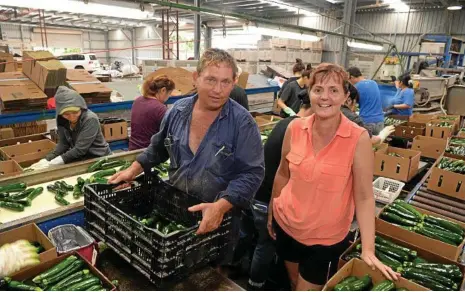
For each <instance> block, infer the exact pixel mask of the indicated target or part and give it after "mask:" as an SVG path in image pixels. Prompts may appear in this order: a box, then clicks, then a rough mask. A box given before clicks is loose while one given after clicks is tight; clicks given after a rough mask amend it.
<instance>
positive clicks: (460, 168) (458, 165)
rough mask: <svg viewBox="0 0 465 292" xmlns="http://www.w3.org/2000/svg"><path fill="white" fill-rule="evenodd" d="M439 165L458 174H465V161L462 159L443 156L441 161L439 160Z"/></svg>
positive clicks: (440, 167)
mask: <svg viewBox="0 0 465 292" xmlns="http://www.w3.org/2000/svg"><path fill="white" fill-rule="evenodd" d="M437 167H438V168H439V169H444V170H447V171H451V172H455V173H458V174H465V161H463V160H461V159H451V158H448V157H443V158H442V159H441V161H439V163H438V165H437Z"/></svg>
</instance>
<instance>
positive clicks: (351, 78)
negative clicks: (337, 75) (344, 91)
mask: <svg viewBox="0 0 465 292" xmlns="http://www.w3.org/2000/svg"><path fill="white" fill-rule="evenodd" d="M349 82H350V84H352V85H355V83H357V78H355V77H354V76H352V75H351V76H349Z"/></svg>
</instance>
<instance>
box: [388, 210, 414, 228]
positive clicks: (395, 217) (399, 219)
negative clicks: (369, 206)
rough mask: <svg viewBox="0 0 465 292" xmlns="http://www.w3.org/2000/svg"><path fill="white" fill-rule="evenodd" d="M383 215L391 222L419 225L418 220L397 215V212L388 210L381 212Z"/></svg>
mask: <svg viewBox="0 0 465 292" xmlns="http://www.w3.org/2000/svg"><path fill="white" fill-rule="evenodd" d="M381 217H382V218H383V219H384V220H386V221H388V222H390V223H395V224H399V225H403V226H416V225H417V222H415V221H411V220H407V219H404V218H402V217H400V216H398V215H395V214H392V213H389V212H386V211H384V212H383V213H381Z"/></svg>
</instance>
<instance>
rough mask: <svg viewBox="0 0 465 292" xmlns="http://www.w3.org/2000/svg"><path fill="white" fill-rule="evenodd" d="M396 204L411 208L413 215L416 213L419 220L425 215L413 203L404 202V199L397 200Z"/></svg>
mask: <svg viewBox="0 0 465 292" xmlns="http://www.w3.org/2000/svg"><path fill="white" fill-rule="evenodd" d="M394 204H398V205H400V206H402V207H403V208H405V209H407V210H409V211H410V212H411V213H412V214H413V215H415V216H416V217H417V218H418V219H419V221H423V217H424V216H425V215H423V214H422V213H420V212H419V211H418V210H417V209H415V208H414V207H413V206H412V205H410V204H408V203H407V202H404V201H402V200H395V201H394Z"/></svg>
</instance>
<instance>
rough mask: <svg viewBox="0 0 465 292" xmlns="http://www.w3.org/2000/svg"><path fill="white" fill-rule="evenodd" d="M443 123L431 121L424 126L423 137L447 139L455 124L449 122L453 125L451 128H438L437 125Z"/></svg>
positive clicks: (452, 132) (453, 130)
mask: <svg viewBox="0 0 465 292" xmlns="http://www.w3.org/2000/svg"><path fill="white" fill-rule="evenodd" d="M441 122H444V121H440V120H432V121H430V122H429V123H427V124H426V132H425V136H428V137H434V138H439V139H448V138H449V137H451V136H452V135H453V134H454V132H455V124H454V122H453V121H451V122H450V123H451V124H454V126H452V127H439V126H438V125H439V124H440V123H441Z"/></svg>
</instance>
